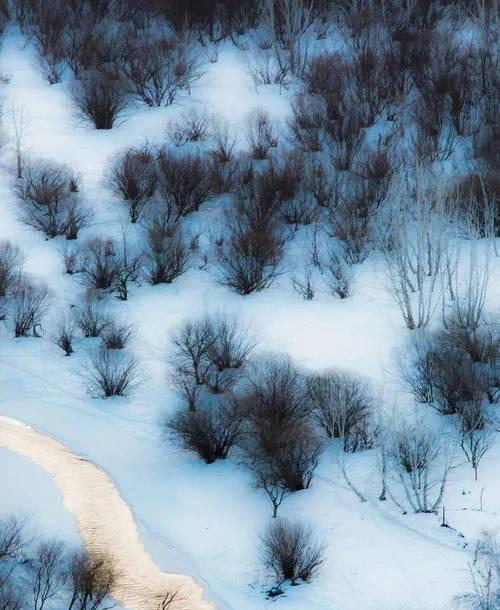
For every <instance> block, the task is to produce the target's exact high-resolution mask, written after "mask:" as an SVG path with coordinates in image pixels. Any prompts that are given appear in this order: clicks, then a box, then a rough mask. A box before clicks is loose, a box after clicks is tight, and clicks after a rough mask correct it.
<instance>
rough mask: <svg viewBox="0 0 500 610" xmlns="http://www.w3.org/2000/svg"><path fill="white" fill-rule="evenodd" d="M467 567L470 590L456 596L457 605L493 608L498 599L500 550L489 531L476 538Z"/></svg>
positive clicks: (473, 609) (472, 609)
mask: <svg viewBox="0 0 500 610" xmlns="http://www.w3.org/2000/svg"><path fill="white" fill-rule="evenodd" d="M469 569H470V574H471V588H472V592H470V593H467V594H465V595H461V596H459V597H457V599H456V601H457V603H458V607H461V608H468V609H469V610H495V606H497V605H498V600H499V599H500V551H499V549H498V543H497V541H496V540H495V538H494V537H493V536H492V535H491V533H490V532H485V533H483V536H482V538H481V539H479V540H478V542H477V544H476V547H475V553H474V561H473V562H472V564H471V565H470V566H469Z"/></svg>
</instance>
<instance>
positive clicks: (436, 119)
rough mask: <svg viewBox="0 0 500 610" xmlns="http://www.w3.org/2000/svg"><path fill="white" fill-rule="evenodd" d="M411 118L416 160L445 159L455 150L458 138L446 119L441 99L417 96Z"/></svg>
mask: <svg viewBox="0 0 500 610" xmlns="http://www.w3.org/2000/svg"><path fill="white" fill-rule="evenodd" d="M413 119H414V123H415V130H416V134H415V137H414V139H413V149H414V154H415V157H416V158H417V159H418V160H422V161H428V162H431V163H432V162H434V161H447V160H448V159H449V158H450V157H451V156H452V154H453V153H454V152H455V150H456V148H457V145H458V139H457V133H456V130H455V127H454V126H453V124H452V123H451V122H450V121H449V120H448V117H447V114H446V106H445V104H444V101H443V100H441V99H437V100H436V99H434V98H431V99H425V98H424V97H422V96H420V97H418V98H417V101H416V104H415V107H414V113H413Z"/></svg>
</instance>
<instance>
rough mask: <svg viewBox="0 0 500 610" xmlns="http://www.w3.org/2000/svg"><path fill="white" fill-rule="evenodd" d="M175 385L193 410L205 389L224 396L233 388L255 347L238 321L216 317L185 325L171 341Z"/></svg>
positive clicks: (228, 317) (222, 316)
mask: <svg viewBox="0 0 500 610" xmlns="http://www.w3.org/2000/svg"><path fill="white" fill-rule="evenodd" d="M172 340H173V343H174V352H173V355H172V358H171V360H172V364H173V366H174V368H175V371H176V383H177V385H178V387H179V389H180V391H181V393H182V395H183V396H184V397H185V398H186V400H187V403H188V405H189V407H190V409H191V410H195V409H196V398H197V397H198V396H199V393H200V391H201V388H202V387H204V388H205V389H207V390H208V391H209V392H210V393H212V394H222V393H224V392H226V391H227V390H229V389H230V388H231V387H233V386H234V384H235V383H236V381H237V380H238V378H239V377H240V376H241V373H242V371H243V369H244V367H245V365H246V364H247V362H248V358H249V356H250V353H251V351H252V349H253V347H254V343H253V341H252V338H251V337H250V335H249V332H248V330H247V329H246V328H244V327H243V326H242V325H241V323H240V322H239V321H238V319H237V318H236V317H232V316H225V315H215V316H207V317H205V318H202V319H201V320H197V321H195V322H187V323H185V324H183V325H182V326H181V327H180V328H179V329H178V330H177V331H176V332H175V333H174V335H173V337H172Z"/></svg>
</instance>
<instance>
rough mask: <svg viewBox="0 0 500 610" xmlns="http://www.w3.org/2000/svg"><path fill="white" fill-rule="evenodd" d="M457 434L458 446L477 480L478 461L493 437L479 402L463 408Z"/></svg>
mask: <svg viewBox="0 0 500 610" xmlns="http://www.w3.org/2000/svg"><path fill="white" fill-rule="evenodd" d="M459 434H460V447H461V448H462V451H463V452H464V454H465V456H466V458H467V460H468V462H469V463H470V465H471V466H472V468H473V469H474V478H475V480H476V481H477V475H478V468H479V463H480V462H481V460H482V459H483V457H484V456H485V455H486V453H487V452H488V450H489V449H490V448H491V446H492V445H493V442H494V438H495V431H494V429H493V428H492V427H491V426H490V425H489V422H488V421H487V418H486V417H485V413H484V410H483V409H482V408H481V403H476V404H474V405H469V406H467V407H466V408H465V409H464V410H463V412H462V414H461V416H460V423H459Z"/></svg>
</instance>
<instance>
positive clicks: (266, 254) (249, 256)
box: [215, 202, 285, 294]
mask: <svg viewBox="0 0 500 610" xmlns="http://www.w3.org/2000/svg"><path fill="white" fill-rule="evenodd" d="M251 214H252V215H253V213H251ZM284 245H285V240H284V238H283V235H282V230H281V227H280V225H279V223H278V221H277V220H276V219H275V218H274V217H273V216H272V215H271V216H269V214H267V215H265V216H263V217H262V216H261V217H260V218H252V217H249V214H248V209H247V208H246V206H245V204H244V203H241V202H240V203H239V204H237V205H236V206H235V208H234V209H232V210H230V211H229V212H227V213H226V227H225V231H224V234H223V235H221V237H220V238H219V240H218V242H217V243H216V261H215V267H216V269H217V272H218V277H219V281H220V282H221V283H222V284H224V285H225V286H228V287H229V288H231V289H232V290H234V291H235V292H237V293H239V294H250V293H252V292H255V291H257V292H259V291H261V290H264V289H266V288H268V287H269V286H271V284H272V283H273V282H274V280H275V279H276V277H277V276H278V275H279V274H280V265H281V261H282V259H283V254H284Z"/></svg>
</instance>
